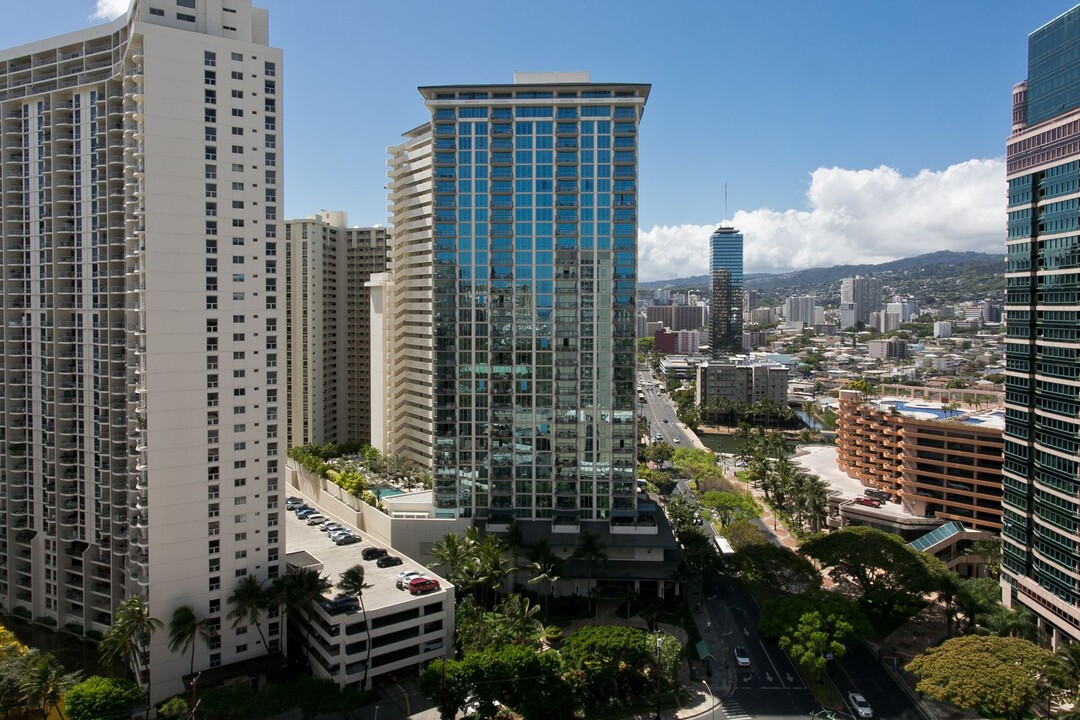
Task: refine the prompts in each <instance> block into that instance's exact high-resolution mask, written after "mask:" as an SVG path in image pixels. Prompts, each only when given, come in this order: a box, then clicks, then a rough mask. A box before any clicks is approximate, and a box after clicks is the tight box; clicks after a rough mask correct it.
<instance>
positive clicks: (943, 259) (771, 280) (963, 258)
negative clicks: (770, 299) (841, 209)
mask: <svg viewBox="0 0 1080 720" xmlns="http://www.w3.org/2000/svg"><path fill="white" fill-rule="evenodd" d="M1004 270H1005V264H1004V258H1003V256H1002V255H998V254H991V253H978V252H953V251H951V250H939V251H937V252H932V253H927V254H925V255H917V256H915V257H910V258H901V259H899V260H893V261H891V262H886V263H879V264H877V265H833V266H832V267H824V268H809V269H807V270H795V271H793V272H787V273H753V274H748V275H746V276H744V278H743V285H744V287H746V289H748V290H757V291H758V292H764V293H768V292H772V291H775V290H778V289H781V288H791V287H807V286H813V285H822V284H831V283H834V282H837V281H839V280H842V279H843V278H846V277H852V276H854V275H868V276H875V275H885V274H888V275H894V274H904V275H909V274H910V275H919V276H923V277H938V276H941V275H942V273H947V274H950V275H953V276H954V277H955V276H959V275H961V274H967V273H970V272H972V271H976V272H985V273H988V274H998V273H1003V272H1004ZM708 286H709V276H708V275H694V276H691V277H684V278H673V279H671V280H653V281H651V282H642V283H638V287H639V288H641V289H643V290H659V289H661V288H668V289H671V290H684V289H691V288H699V289H700V288H707V287H708Z"/></svg>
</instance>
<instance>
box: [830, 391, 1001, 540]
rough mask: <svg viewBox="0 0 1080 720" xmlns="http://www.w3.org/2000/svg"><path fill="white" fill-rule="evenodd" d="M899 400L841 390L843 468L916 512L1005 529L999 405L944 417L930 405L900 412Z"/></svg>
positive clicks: (992, 529) (984, 527)
mask: <svg viewBox="0 0 1080 720" xmlns="http://www.w3.org/2000/svg"><path fill="white" fill-rule="evenodd" d="M895 402H899V401H890V400H885V401H882V402H881V403H880V404H876V403H870V402H867V401H866V400H865V398H864V397H863V395H862V393H861V392H859V391H857V390H841V391H840V412H839V415H838V419H837V423H836V447H837V462H838V464H839V466H840V469H841V470H843V471H844V472H846V473H847V474H848V475H850V476H851V477H853V478H856V479H858V480H860V481H861V482H862V483H863V484H864V485H865V486H866V487H868V488H874V489H877V490H881V491H882V492H884V493H886V494H887V495H888V496H890V497H891V498H893V499H895V500H898V501H899V502H900V503H901V505H902V506H903V507H904V509H905V510H906V511H908V512H910V513H911V514H913V515H916V516H918V517H936V518H939V519H941V520H943V521H947V520H955V521H957V522H960V523H962V524H963V525H964V527H966V528H969V529H973V530H986V531H990V532H993V533H999V532H1000V531H1001V483H1002V480H1001V477H1002V476H1001V464H1002V447H1003V446H1004V439H1003V437H1002V428H1003V425H1004V417H1003V413H1002V412H1001V410H998V409H994V410H990V411H979V412H975V413H967V412H965V413H959V412H957V413H956V414H955V415H952V416H951V417H946V418H940V419H939V418H934V417H933V416H932V413H931V412H930V410H929V409H926V410H922V411H913V412H907V413H905V412H904V411H903V410H898V411H896V412H894V411H893V409H892V408H893V407H894V406H895ZM943 412H944V411H943Z"/></svg>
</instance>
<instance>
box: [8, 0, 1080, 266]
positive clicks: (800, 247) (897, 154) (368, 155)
mask: <svg viewBox="0 0 1080 720" xmlns="http://www.w3.org/2000/svg"><path fill="white" fill-rule="evenodd" d="M160 1H161V2H169V0H160ZM1076 2H1077V0H1039V1H1038V2H1022V3H1018V2H1015V0H980V1H979V2H975V1H974V0H965V1H961V0H955V1H953V2H941V0H905V1H904V2H866V1H865V0H815V2H806V1H805V0H741V1H739V2H735V1H733V0H677V1H675V2H666V3H661V2H649V1H647V0H588V1H587V2H581V1H580V0H548V1H547V2H543V3H536V2H523V1H521V0H466V1H465V2H456V3H448V2H435V1H432V0H413V1H412V2H408V3H405V2H385V1H383V0H255V3H254V4H255V5H257V6H261V7H266V8H269V10H270V28H271V31H270V35H271V38H270V39H271V43H272V44H273V45H275V46H278V47H281V48H283V49H284V52H285V81H284V82H285V88H284V90H285V174H286V181H285V182H286V187H285V214H286V217H290V218H292V217H303V216H305V215H308V214H309V213H313V212H316V211H317V210H320V209H328V210H346V211H348V212H349V219H350V223H351V224H356V225H375V224H385V223H386V221H387V211H386V206H387V201H386V190H385V183H386V147H387V146H388V145H392V144H395V143H396V142H398V140H399V138H400V135H401V133H403V132H404V131H406V130H409V129H410V128H413V127H416V126H417V125H420V124H422V123H423V122H425V121H426V119H427V115H426V111H425V109H424V105H423V102H422V101H421V98H420V95H419V93H417V91H416V88H417V86H421V85H438V84H444V83H445V84H452V83H487V82H491V83H505V82H511V81H512V79H513V73H514V72H515V71H520V70H534V71H550V70H588V71H590V72H591V73H592V79H593V80H596V81H601V82H634V83H637V82H646V83H651V84H652V94H651V96H650V98H649V102H648V105H647V106H646V109H645V114H644V117H643V120H642V124H641V129H640V148H641V150H640V167H639V176H640V196H639V203H640V208H639V217H638V224H639V227H640V231H639V277H640V278H641V279H642V280H646V281H647V280H659V279H667V278H675V277H685V276H688V275H695V274H703V273H705V272H706V271H707V258H706V249H707V246H708V236H709V234H710V233H711V232H712V230H713V229H715V227H717V226H719V225H720V224H732V223H734V225H735V226H736V227H738V228H739V229H740V230H742V231H743V233H744V235H745V237H746V241H745V263H746V271H747V272H751V273H753V272H785V271H789V270H795V269H802V268H808V267H822V266H829V265H834V264H839V263H875V262H885V261H888V260H893V259H896V258H900V257H910V256H913V255H918V254H920V253H923V252H932V251H934V250H941V249H950V250H975V251H980V252H994V253H998V252H1003V250H1004V236H1005V181H1004V162H1003V156H1004V147H1005V139H1006V137H1007V136H1008V134H1009V132H1010V118H1011V89H1012V86H1013V85H1014V84H1015V83H1016V82H1019V81H1020V80H1023V79H1024V78H1025V77H1026V74H1027V72H1026V71H1027V34H1028V33H1029V32H1030V31H1032V30H1034V29H1036V28H1037V27H1039V26H1040V25H1043V24H1044V23H1046V22H1048V21H1049V20H1051V19H1053V18H1054V17H1056V16H1057V15H1059V14H1061V13H1062V12H1064V11H1065V10H1068V9H1069V8H1070V7H1071V6H1072V5H1074V4H1075V3H1076ZM126 7H127V0H0V18H3V22H0V47H11V46H14V45H18V44H22V43H26V42H31V41H33V40H37V39H40V38H44V37H48V36H51V35H56V34H60V33H63V32H68V31H71V30H76V29H79V28H81V27H85V26H87V25H91V24H94V23H98V22H101V21H102V20H104V19H107V18H109V17H113V16H115V15H116V14H117V13H119V12H122V11H123V10H125V9H126ZM725 188H726V192H725ZM725 194H726V198H727V199H726V203H725Z"/></svg>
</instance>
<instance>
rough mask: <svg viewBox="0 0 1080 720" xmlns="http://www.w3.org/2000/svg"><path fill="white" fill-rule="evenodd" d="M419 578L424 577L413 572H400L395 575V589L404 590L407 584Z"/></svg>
mask: <svg viewBox="0 0 1080 720" xmlns="http://www.w3.org/2000/svg"><path fill="white" fill-rule="evenodd" d="M420 577H424V576H423V575H421V574H420V573H418V572H417V571H415V570H402V571H401V572H399V573H398V574H397V589H398V590H404V589H405V586H406V585H407V584H408V583H409V581H410V580H414V579H416V578H420Z"/></svg>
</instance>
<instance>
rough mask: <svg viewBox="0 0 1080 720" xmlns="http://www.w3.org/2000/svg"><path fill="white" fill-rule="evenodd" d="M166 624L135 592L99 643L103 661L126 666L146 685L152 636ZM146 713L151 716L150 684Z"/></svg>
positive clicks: (107, 663)
mask: <svg viewBox="0 0 1080 720" xmlns="http://www.w3.org/2000/svg"><path fill="white" fill-rule="evenodd" d="M163 627H164V624H163V623H162V622H161V621H160V620H158V619H157V618H156V617H153V616H152V615H150V605H149V604H148V603H147V602H146V600H145V598H143V597H142V596H141V595H132V596H131V597H129V598H128V599H127V600H124V601H123V602H122V603H120V606H119V607H118V608H117V609H116V615H115V616H114V617H113V624H112V626H111V627H110V628H109V629H108V630H106V631H105V633H104V634H103V635H102V638H101V642H99V643H98V651H99V652H100V653H101V661H102V663H103V664H105V665H106V666H112V667H124V668H127V669H128V670H130V671H131V673H132V675H133V676H134V677H135V681H136V682H137V683H138V684H139V686H140V687H143V679H144V678H143V669H144V667H145V665H146V663H147V660H148V657H147V656H148V653H149V650H150V637H151V636H152V635H153V634H154V633H156V632H157V631H158V630H160V629H162V628H163ZM144 689H145V692H146V716H147V717H150V686H149V684H147V685H146V686H145V688H144Z"/></svg>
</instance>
